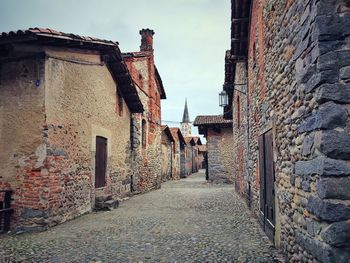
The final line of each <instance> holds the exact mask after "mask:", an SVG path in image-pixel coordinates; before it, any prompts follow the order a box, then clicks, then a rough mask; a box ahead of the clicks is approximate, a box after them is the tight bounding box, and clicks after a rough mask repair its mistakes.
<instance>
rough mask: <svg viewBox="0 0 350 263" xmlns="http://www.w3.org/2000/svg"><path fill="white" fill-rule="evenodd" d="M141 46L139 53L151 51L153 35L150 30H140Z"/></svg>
mask: <svg viewBox="0 0 350 263" xmlns="http://www.w3.org/2000/svg"><path fill="white" fill-rule="evenodd" d="M140 35H141V46H140V51H153V35H154V31H153V30H152V29H149V28H146V29H142V30H140Z"/></svg>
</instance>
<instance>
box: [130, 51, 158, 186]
mask: <svg viewBox="0 0 350 263" xmlns="http://www.w3.org/2000/svg"><path fill="white" fill-rule="evenodd" d="M141 53H142V52H140V53H138V54H141ZM142 54H143V55H142V56H140V57H132V56H131V57H125V58H124V61H125V62H126V64H127V66H128V69H129V71H130V73H131V76H132V79H133V80H134V82H135V84H136V85H137V90H138V93H139V96H140V98H141V101H142V104H143V107H144V109H145V111H144V113H143V114H133V117H134V119H135V121H136V122H137V126H138V127H140V133H139V136H140V138H139V141H140V142H142V132H141V123H142V120H144V121H145V122H146V132H145V135H146V146H142V144H141V143H140V145H138V146H137V147H136V148H135V151H136V154H135V156H134V158H133V159H134V165H135V167H139V172H137V174H135V176H134V185H135V190H136V191H138V192H144V191H148V190H150V189H153V188H159V187H160V184H161V180H162V177H161V162H159V160H160V159H161V127H160V119H161V105H160V91H159V89H158V87H157V83H156V80H155V70H154V58H153V53H151V52H143V53H142Z"/></svg>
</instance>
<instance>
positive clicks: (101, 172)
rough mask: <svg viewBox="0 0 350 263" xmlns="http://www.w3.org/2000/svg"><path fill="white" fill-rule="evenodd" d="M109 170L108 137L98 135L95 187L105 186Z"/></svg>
mask: <svg viewBox="0 0 350 263" xmlns="http://www.w3.org/2000/svg"><path fill="white" fill-rule="evenodd" d="M106 170H107V139H106V138H103V137H100V136H97V137H96V155H95V188H99V187H103V186H105V184H106Z"/></svg>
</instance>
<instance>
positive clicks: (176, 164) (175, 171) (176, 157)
mask: <svg viewBox="0 0 350 263" xmlns="http://www.w3.org/2000/svg"><path fill="white" fill-rule="evenodd" d="M170 130H171V134H172V135H173V138H174V140H175V141H174V149H175V152H173V163H172V179H173V180H179V179H180V143H181V142H180V138H179V135H178V132H177V130H176V128H175V129H174V128H170Z"/></svg>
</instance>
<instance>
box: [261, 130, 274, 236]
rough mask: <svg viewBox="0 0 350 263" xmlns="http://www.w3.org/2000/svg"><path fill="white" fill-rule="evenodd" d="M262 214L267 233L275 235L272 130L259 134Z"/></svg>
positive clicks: (262, 221)
mask: <svg viewBox="0 0 350 263" xmlns="http://www.w3.org/2000/svg"><path fill="white" fill-rule="evenodd" d="M259 171H260V215H261V218H260V219H261V224H262V226H263V229H264V231H265V233H266V235H267V236H268V237H269V238H270V240H272V241H274V235H275V187H274V185H275V171H274V162H273V134H272V130H269V131H267V132H266V133H264V134H262V135H260V136H259Z"/></svg>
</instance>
